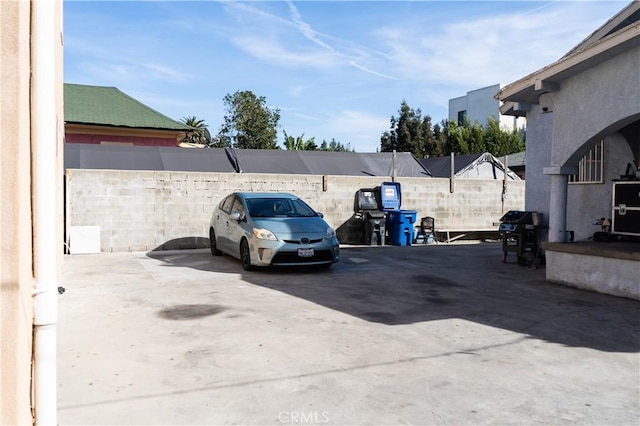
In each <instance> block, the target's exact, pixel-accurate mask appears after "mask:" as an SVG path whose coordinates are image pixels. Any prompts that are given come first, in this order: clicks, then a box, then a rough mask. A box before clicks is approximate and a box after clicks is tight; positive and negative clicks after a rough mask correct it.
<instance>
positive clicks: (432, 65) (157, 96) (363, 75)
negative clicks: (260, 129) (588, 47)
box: [64, 0, 629, 152]
mask: <svg viewBox="0 0 640 426" xmlns="http://www.w3.org/2000/svg"><path fill="white" fill-rule="evenodd" d="M628 3H629V2H627V1H622V2H620V1H578V2H571V1H551V2H548V1H496V2H488V1H295V2H291V1H239V2H237V1H193V2H190V1H167V2H163V1H136V2H125V1H99V2H92V1H73V0H65V1H64V81H65V82H67V83H80V84H90V85H98V86H115V87H117V88H119V89H120V90H122V91H123V92H125V93H127V94H128V95H130V96H132V97H134V98H136V99H138V100H139V101H141V102H143V103H144V104H146V105H148V106H150V107H152V108H154V109H156V110H157V111H159V112H161V113H163V114H165V115H167V116H169V117H171V118H173V119H175V120H180V119H181V118H183V117H188V116H196V117H197V118H199V119H202V120H204V121H205V123H206V124H208V126H209V130H210V131H211V133H212V134H215V133H217V131H218V130H219V128H220V125H221V124H222V123H223V117H224V115H225V105H224V102H223V98H224V96H225V95H227V94H233V93H235V92H237V91H242V90H250V91H252V92H253V93H254V94H256V95H257V96H263V97H265V99H266V101H267V104H268V106H269V107H270V108H278V109H280V114H281V118H280V128H279V132H278V139H279V142H280V145H282V140H283V130H284V131H286V132H287V134H289V135H291V136H294V137H297V136H300V135H303V134H304V138H305V139H308V138H311V137H315V140H316V143H318V144H320V143H321V142H322V140H326V141H327V142H329V141H331V139H335V140H337V141H339V142H341V143H343V144H345V145H346V144H350V146H351V147H352V148H354V149H355V150H356V151H358V152H375V151H376V149H377V148H379V146H380V135H381V133H382V132H383V131H385V130H388V129H389V120H390V118H391V116H397V115H398V109H399V108H400V104H401V102H402V101H403V100H406V101H407V103H408V104H409V106H410V107H412V108H414V109H418V108H419V109H420V110H421V111H422V113H423V115H429V116H431V118H432V120H433V122H434V123H436V122H439V121H440V120H442V119H446V118H447V108H448V101H449V99H451V98H455V97H458V96H463V95H465V94H466V92H467V91H469V90H474V89H478V88H481V87H485V86H489V85H493V84H497V83H504V84H508V83H512V82H514V81H515V80H518V79H520V78H522V77H524V76H526V75H528V74H530V73H532V72H534V71H536V70H538V69H540V68H542V67H544V66H546V65H548V64H550V63H552V62H554V61H556V60H558V59H559V58H560V57H561V56H563V55H564V54H565V53H567V52H568V51H569V50H570V49H571V48H572V47H574V46H575V45H576V44H578V43H579V42H581V41H582V40H583V39H585V38H586V37H587V36H588V35H589V34H591V33H592V32H593V31H595V30H596V29H597V28H598V27H600V26H601V25H602V24H604V23H605V22H606V21H607V20H609V19H610V18H611V17H613V16H614V15H615V14H616V13H617V12H618V11H620V10H621V9H622V8H623V7H624V6H626V5H627V4H628Z"/></svg>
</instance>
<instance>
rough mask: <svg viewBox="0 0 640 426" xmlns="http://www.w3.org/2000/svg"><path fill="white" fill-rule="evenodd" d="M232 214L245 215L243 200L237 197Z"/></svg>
mask: <svg viewBox="0 0 640 426" xmlns="http://www.w3.org/2000/svg"><path fill="white" fill-rule="evenodd" d="M231 213H240V214H241V215H242V214H244V206H243V205H242V200H241V199H240V198H238V197H235V199H234V200H233V206H232V207H231Z"/></svg>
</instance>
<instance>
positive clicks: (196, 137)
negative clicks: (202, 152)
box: [180, 115, 211, 145]
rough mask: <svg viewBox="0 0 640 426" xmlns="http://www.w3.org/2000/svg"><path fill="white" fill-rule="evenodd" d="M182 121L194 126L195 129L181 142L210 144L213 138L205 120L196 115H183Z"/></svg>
mask: <svg viewBox="0 0 640 426" xmlns="http://www.w3.org/2000/svg"><path fill="white" fill-rule="evenodd" d="M180 121H182V122H183V123H184V124H186V125H187V126H190V127H193V129H194V130H193V131H191V132H188V133H187V134H186V136H185V137H184V139H182V141H181V142H186V143H193V144H202V145H208V144H209V141H210V139H211V136H210V135H209V130H207V127H208V126H207V125H206V124H204V120H200V119H198V118H197V117H196V116H195V115H194V116H191V117H183V118H182V119H181V120H180Z"/></svg>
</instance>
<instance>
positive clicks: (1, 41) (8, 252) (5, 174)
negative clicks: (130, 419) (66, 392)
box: [0, 1, 63, 425]
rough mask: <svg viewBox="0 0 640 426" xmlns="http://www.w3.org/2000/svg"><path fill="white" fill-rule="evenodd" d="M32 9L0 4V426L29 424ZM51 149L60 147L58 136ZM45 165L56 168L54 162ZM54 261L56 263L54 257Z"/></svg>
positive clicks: (25, 5)
mask: <svg viewBox="0 0 640 426" xmlns="http://www.w3.org/2000/svg"><path fill="white" fill-rule="evenodd" d="M33 4H34V3H33V2H30V1H0V55H1V56H0V129H1V132H0V133H1V135H2V143H0V224H2V225H1V226H2V229H1V231H0V248H1V250H0V401H1V405H0V424H23V425H24V424H31V423H33V410H32V409H33V406H32V400H33V398H32V393H33V389H32V367H33V363H32V347H33V341H32V333H33V298H32V291H33V288H34V283H35V279H34V273H33V266H34V256H33V246H34V244H33V241H34V239H35V238H36V237H37V236H35V235H33V232H32V226H33V221H32V211H33V210H32V203H33V202H34V201H33V200H32V185H33V180H32V175H31V169H32V164H31V161H32V160H31V157H32V143H33V140H32V139H33V138H32V135H33V129H34V126H36V125H37V123H34V122H32V119H31V117H32V108H33V106H34V105H35V104H36V103H37V102H38V99H37V96H35V95H34V92H32V84H31V80H30V78H31V70H32V47H31V39H32V33H33V23H32V21H31V19H32V10H33ZM55 10H56V14H55V15H56V16H51V18H50V19H55V22H56V31H55V34H51V37H52V39H54V40H55V43H56V55H55V56H56V67H55V69H52V72H55V75H56V85H57V86H59V87H56V88H55V90H56V95H55V97H56V105H57V111H58V114H57V115H58V117H59V118H58V123H59V131H58V132H59V134H60V135H62V124H63V119H62V38H61V34H62V26H61V16H62V13H61V11H62V3H61V2H56V6H55ZM57 143H58V147H60V148H61V146H62V145H61V143H62V138H61V137H58V138H57ZM58 152H62V150H61V149H58ZM51 161H55V162H56V167H57V168H58V169H60V170H61V167H62V166H61V164H62V163H61V157H60V158H52V159H51ZM60 189H61V185H52V188H51V190H52V191H56V195H57V199H60V200H61V199H62V198H61V192H60ZM52 214H55V213H54V212H52ZM61 217H62V216H61V215H60V219H59V220H58V223H59V224H60V225H62V219H61ZM61 229H62V228H61V226H60V230H61ZM60 235H62V232H60ZM61 252H62V250H61ZM51 255H52V256H55V255H56V253H51ZM57 258H58V259H59V262H58V265H61V260H62V257H61V255H60V256H57ZM54 397H55V395H54ZM53 420H54V421H55V419H53ZM49 421H52V420H51V419H49Z"/></svg>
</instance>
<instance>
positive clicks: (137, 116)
mask: <svg viewBox="0 0 640 426" xmlns="http://www.w3.org/2000/svg"><path fill="white" fill-rule="evenodd" d="M64 121H65V122H66V123H75V124H93V125H99V126H114V127H130V128H143V129H161V130H177V131H186V130H192V129H191V127H189V126H187V125H185V124H184V123H181V122H179V121H176V120H173V119H171V118H169V117H167V116H166V115H163V114H160V113H159V112H158V111H156V110H154V109H152V108H149V107H148V106H146V105H144V104H143V103H141V102H140V101H137V100H136V99H134V98H132V97H131V96H129V95H127V94H125V93H123V92H121V91H120V90H118V89H117V88H115V87H106V86H87V85H83V84H71V83H65V84H64Z"/></svg>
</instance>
